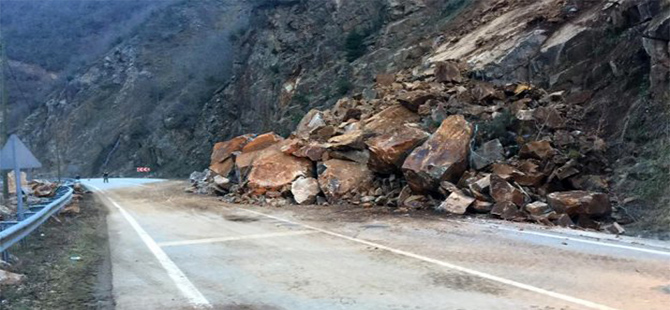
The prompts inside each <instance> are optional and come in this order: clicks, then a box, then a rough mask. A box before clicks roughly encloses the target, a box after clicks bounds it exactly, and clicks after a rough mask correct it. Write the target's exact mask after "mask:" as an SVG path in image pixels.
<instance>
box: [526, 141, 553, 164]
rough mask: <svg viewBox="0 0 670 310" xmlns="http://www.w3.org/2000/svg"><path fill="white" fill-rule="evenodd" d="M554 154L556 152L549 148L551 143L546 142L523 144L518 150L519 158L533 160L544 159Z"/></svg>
mask: <svg viewBox="0 0 670 310" xmlns="http://www.w3.org/2000/svg"><path fill="white" fill-rule="evenodd" d="M554 154H556V150H554V148H553V147H551V143H549V141H546V140H541V141H533V142H529V143H526V144H524V145H523V146H522V147H521V150H519V157H521V158H535V159H540V160H543V159H546V158H549V157H551V156H554Z"/></svg>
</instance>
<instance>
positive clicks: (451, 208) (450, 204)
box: [438, 192, 475, 214]
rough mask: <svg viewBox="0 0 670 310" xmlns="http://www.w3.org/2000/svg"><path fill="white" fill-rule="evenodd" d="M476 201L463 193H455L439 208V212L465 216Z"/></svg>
mask: <svg viewBox="0 0 670 310" xmlns="http://www.w3.org/2000/svg"><path fill="white" fill-rule="evenodd" d="M474 201H475V199H474V198H472V197H468V196H466V195H465V194H463V193H461V192H453V193H451V195H449V197H447V199H446V200H445V201H443V202H442V204H440V206H439V207H438V209H439V210H443V211H447V212H449V213H453V214H465V212H466V210H467V209H468V207H469V206H470V205H471V204H472V203H473V202H474Z"/></svg>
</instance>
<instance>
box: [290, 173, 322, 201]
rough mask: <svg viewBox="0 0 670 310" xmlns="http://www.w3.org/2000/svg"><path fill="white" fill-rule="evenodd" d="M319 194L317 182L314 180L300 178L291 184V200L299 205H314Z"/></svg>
mask: <svg viewBox="0 0 670 310" xmlns="http://www.w3.org/2000/svg"><path fill="white" fill-rule="evenodd" d="M320 192H321V189H320V188H319V182H318V181H317V180H316V179H315V178H303V177H301V178H299V179H297V180H295V181H293V184H291V193H292V194H293V199H295V202H297V203H298V204H300V205H303V204H312V203H314V202H315V201H316V196H317V195H318V194H319V193H320Z"/></svg>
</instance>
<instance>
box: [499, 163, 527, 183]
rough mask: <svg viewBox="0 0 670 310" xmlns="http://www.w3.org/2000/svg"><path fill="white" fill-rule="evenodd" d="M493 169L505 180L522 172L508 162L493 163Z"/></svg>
mask: <svg viewBox="0 0 670 310" xmlns="http://www.w3.org/2000/svg"><path fill="white" fill-rule="evenodd" d="M492 171H493V173H494V174H496V175H498V176H499V177H501V178H503V179H505V180H510V179H511V178H512V176H514V175H515V174H519V173H521V171H519V170H517V169H516V168H514V167H512V166H510V165H508V164H493V168H492Z"/></svg>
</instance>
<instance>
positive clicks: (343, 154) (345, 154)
mask: <svg viewBox="0 0 670 310" xmlns="http://www.w3.org/2000/svg"><path fill="white" fill-rule="evenodd" d="M328 155H329V157H330V158H335V159H343V160H349V161H353V162H357V163H359V164H363V165H367V164H368V163H369V161H370V151H368V150H347V151H331V152H329V153H328Z"/></svg>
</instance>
